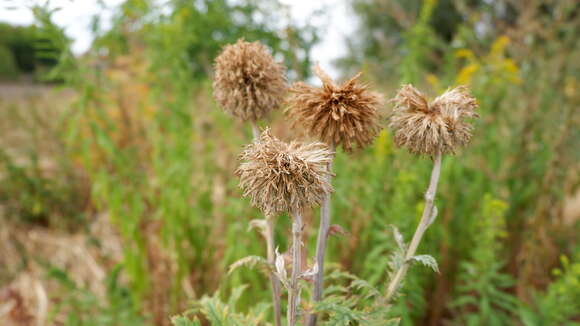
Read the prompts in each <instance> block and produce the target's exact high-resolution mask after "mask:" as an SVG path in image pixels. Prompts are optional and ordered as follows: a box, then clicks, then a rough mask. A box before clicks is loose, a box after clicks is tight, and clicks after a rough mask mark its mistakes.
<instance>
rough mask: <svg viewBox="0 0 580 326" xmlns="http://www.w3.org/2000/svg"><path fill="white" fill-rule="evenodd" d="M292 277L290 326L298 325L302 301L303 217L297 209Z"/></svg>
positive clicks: (293, 235)
mask: <svg viewBox="0 0 580 326" xmlns="http://www.w3.org/2000/svg"><path fill="white" fill-rule="evenodd" d="M292 215H293V216H292V218H293V221H292V276H291V278H290V288H289V289H288V326H294V325H296V317H297V313H298V302H299V300H300V289H299V287H298V279H299V276H300V272H301V271H302V267H301V266H300V265H301V258H302V257H301V239H300V233H301V232H302V215H301V214H300V211H298V210H297V209H296V210H294V212H293V214H292Z"/></svg>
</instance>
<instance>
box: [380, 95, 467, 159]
mask: <svg viewBox="0 0 580 326" xmlns="http://www.w3.org/2000/svg"><path fill="white" fill-rule="evenodd" d="M393 100H394V102H395V108H394V109H393V113H392V115H391V117H390V121H389V127H390V128H391V129H392V130H393V132H394V135H395V136H394V140H395V144H397V146H401V147H407V148H408V149H409V151H410V152H412V153H415V154H425V155H435V154H437V153H441V154H448V153H452V154H453V153H455V151H456V150H457V148H458V147H460V146H465V145H467V143H469V140H470V139H471V130H472V128H473V127H472V126H471V125H470V124H469V123H467V122H466V121H465V119H466V118H475V117H477V116H478V115H477V113H476V112H475V110H476V109H477V107H478V105H477V101H476V100H475V98H474V97H473V96H471V95H470V94H469V90H468V89H467V87H465V86H459V87H456V88H454V89H451V90H448V91H446V92H445V93H443V94H442V95H441V96H439V97H437V98H436V99H435V100H433V101H432V102H431V103H429V101H428V100H427V98H426V97H425V95H423V94H422V93H421V92H420V91H419V90H417V89H416V88H415V87H413V86H412V85H404V86H403V87H401V89H400V90H399V92H398V93H397V96H396V97H395V98H394V99H393Z"/></svg>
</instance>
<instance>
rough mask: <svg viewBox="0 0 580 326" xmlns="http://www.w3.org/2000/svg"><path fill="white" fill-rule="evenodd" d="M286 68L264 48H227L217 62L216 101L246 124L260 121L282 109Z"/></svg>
mask: <svg viewBox="0 0 580 326" xmlns="http://www.w3.org/2000/svg"><path fill="white" fill-rule="evenodd" d="M284 73H285V68H284V66H282V65H281V64H279V63H277V62H275V61H274V58H273V57H272V56H271V55H270V53H269V52H268V50H267V49H266V47H265V46H264V45H262V44H261V43H259V42H252V43H250V42H245V41H244V40H242V39H240V40H238V41H237V42H236V43H235V44H230V45H226V46H225V47H224V49H223V51H222V53H221V54H220V55H219V56H218V57H217V58H216V59H215V77H214V81H213V89H214V97H215V99H216V101H217V102H218V103H219V105H221V106H222V107H223V108H224V110H225V111H226V112H228V113H230V114H232V115H233V116H235V117H237V118H239V119H240V120H242V121H248V120H250V121H256V120H258V119H261V118H263V117H264V116H265V115H266V114H267V113H268V112H270V111H272V110H274V109H276V108H278V107H279V106H280V104H281V103H282V101H283V98H284V92H285V90H286V88H287V84H286V77H285V76H284Z"/></svg>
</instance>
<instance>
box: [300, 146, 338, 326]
mask: <svg viewBox="0 0 580 326" xmlns="http://www.w3.org/2000/svg"><path fill="white" fill-rule="evenodd" d="M330 150H331V151H332V152H335V151H336V145H335V144H334V143H333V144H331V145H330ZM333 161H334V154H333V157H332V160H331V161H330V162H329V163H328V172H332V164H333ZM331 178H332V176H330V175H329V176H328V179H329V181H330V179H331ZM329 183H330V182H329ZM330 199H331V196H330V193H328V194H326V196H325V198H324V201H323V202H322V205H321V207H320V226H319V227H318V238H317V240H316V264H317V265H318V272H317V273H316V275H315V276H314V291H313V294H312V301H313V302H318V301H320V300H321V299H322V290H323V285H324V284H323V283H324V257H325V255H326V243H327V241H328V229H329V228H330ZM307 325H308V326H315V325H316V314H310V315H308V320H307Z"/></svg>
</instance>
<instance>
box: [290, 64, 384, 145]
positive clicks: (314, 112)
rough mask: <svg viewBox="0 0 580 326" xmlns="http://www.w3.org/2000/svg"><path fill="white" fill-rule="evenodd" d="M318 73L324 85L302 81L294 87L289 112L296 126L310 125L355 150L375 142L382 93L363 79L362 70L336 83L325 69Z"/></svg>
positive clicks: (330, 141)
mask: <svg viewBox="0 0 580 326" xmlns="http://www.w3.org/2000/svg"><path fill="white" fill-rule="evenodd" d="M314 73H315V74H316V75H317V76H318V78H320V80H321V81H322V87H313V86H309V85H307V84H305V83H302V82H299V83H296V84H294V85H293V86H292V87H291V89H290V94H291V95H290V98H289V100H288V104H289V106H288V109H287V113H288V114H289V115H290V117H291V118H292V119H293V120H294V126H300V127H303V128H306V129H307V131H308V132H309V133H310V135H311V136H313V137H315V138H317V139H319V140H321V141H323V142H325V143H327V144H330V145H335V146H338V145H342V147H343V148H344V149H345V150H346V151H351V150H352V148H353V145H354V144H356V145H358V147H360V148H362V147H365V146H367V145H369V144H370V143H372V142H373V140H374V138H375V136H376V135H377V133H378V132H379V131H380V124H379V111H378V109H379V106H380V105H381V96H380V95H379V94H378V93H375V92H372V91H370V90H369V88H368V86H367V85H364V84H361V83H360V82H359V77H360V75H361V74H360V73H358V74H357V75H355V76H354V77H352V78H351V79H349V80H348V81H346V82H344V83H343V84H341V85H338V84H336V83H335V82H334V81H333V80H332V79H331V78H330V77H329V76H328V75H327V74H326V73H325V72H324V71H323V70H322V69H321V68H320V66H316V67H315V68H314Z"/></svg>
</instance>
